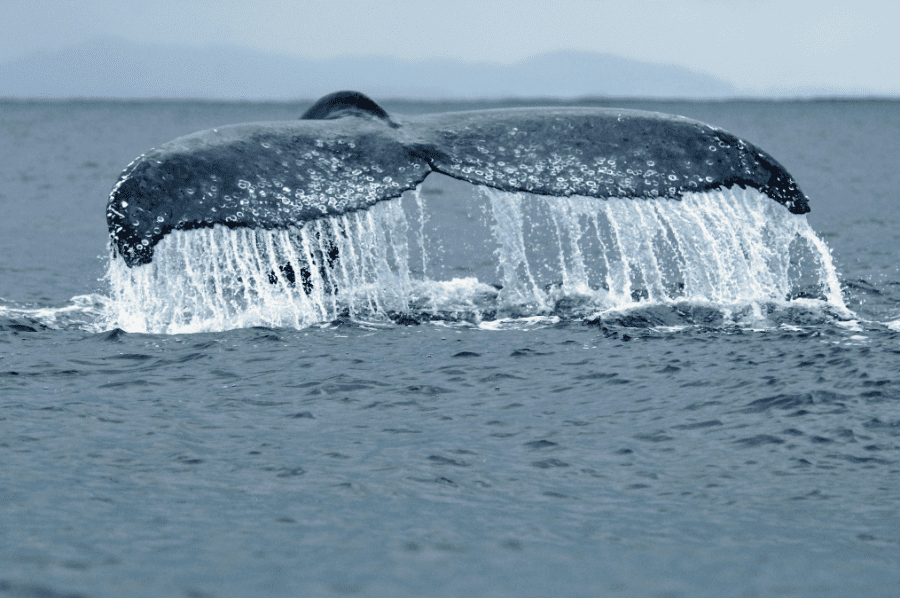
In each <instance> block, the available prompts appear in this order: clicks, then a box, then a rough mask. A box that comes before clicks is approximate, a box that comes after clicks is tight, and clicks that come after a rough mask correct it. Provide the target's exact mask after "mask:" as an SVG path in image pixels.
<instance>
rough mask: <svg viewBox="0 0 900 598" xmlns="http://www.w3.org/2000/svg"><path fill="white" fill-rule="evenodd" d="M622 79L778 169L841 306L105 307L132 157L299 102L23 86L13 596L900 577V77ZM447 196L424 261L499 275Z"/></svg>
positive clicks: (11, 417)
mask: <svg viewBox="0 0 900 598" xmlns="http://www.w3.org/2000/svg"><path fill="white" fill-rule="evenodd" d="M494 106H496V105H494ZM471 107H486V106H474V105H462V104H453V105H443V104H393V105H392V104H387V105H386V108H387V109H388V111H393V112H407V113H413V112H425V111H433V110H445V109H464V108H471ZM625 107H628V108H639V109H650V110H658V111H662V112H670V113H677V114H683V115H685V116H689V117H692V118H696V119H699V120H703V121H706V122H710V123H712V124H715V125H717V126H720V127H723V128H725V129H727V130H730V131H732V132H734V133H736V134H738V135H740V136H743V137H744V138H746V139H748V140H749V141H751V142H753V143H755V144H757V145H759V146H760V147H763V148H765V149H766V150H767V151H768V152H769V153H771V154H772V155H774V156H775V157H776V158H777V159H778V160H779V161H780V162H781V163H782V164H784V166H785V167H786V168H787V170H788V171H789V172H791V174H793V175H794V177H795V178H796V179H797V181H798V182H799V184H800V185H801V187H802V188H803V189H804V191H805V192H806V193H807V194H808V195H809V196H810V205H811V207H812V210H813V211H812V213H811V214H810V215H809V216H808V222H809V224H810V225H811V227H812V229H813V230H815V231H816V233H817V234H818V238H821V239H823V240H824V241H825V242H826V243H827V244H828V246H829V247H830V248H831V255H832V257H833V260H834V263H835V267H836V270H837V273H838V280H839V284H840V289H841V293H842V299H841V300H840V301H841V302H842V303H843V304H845V306H846V307H842V306H839V305H837V304H836V303H835V302H834V301H830V302H829V301H826V300H824V299H823V298H822V297H817V296H808V295H809V293H805V292H800V291H797V292H793V291H792V293H793V295H792V297H793V300H791V301H775V300H772V301H762V300H760V301H756V302H753V301H750V302H746V301H745V302H743V303H742V302H740V301H735V302H718V303H717V302H715V301H700V300H691V301H687V300H685V301H669V302H665V301H664V302H657V303H653V302H648V301H644V302H643V303H638V304H636V305H634V306H632V307H629V308H627V309H612V310H609V309H607V310H603V309H597V310H593V311H591V310H588V312H590V313H588V312H585V311H584V310H581V311H579V309H574V308H573V307H572V306H571V305H570V304H568V303H566V301H562V302H556V303H554V304H553V305H552V306H551V307H549V308H548V309H547V310H544V311H542V312H540V310H538V311H539V312H540V313H537V312H535V313H530V312H529V313H501V312H502V310H499V311H497V312H491V313H487V312H488V311H489V309H488V310H487V311H485V310H482V309H481V307H479V305H476V306H475V307H476V308H477V309H472V310H469V311H468V312H465V310H461V311H460V310H457V312H452V310H451V311H448V312H446V313H441V314H436V313H434V311H433V310H431V311H429V310H428V309H425V308H421V307H420V308H418V309H412V310H411V311H410V312H408V313H406V314H405V315H403V314H392V315H391V317H385V318H381V319H378V318H365V317H362V318H360V317H350V316H349V315H347V314H345V315H341V314H340V313H337V314H336V317H335V318H331V317H330V316H329V318H328V319H327V321H323V322H321V323H316V324H313V325H309V326H307V327H301V328H300V329H295V328H293V327H290V326H288V327H252V326H249V327H243V328H238V329H234V330H230V331H226V332H200V333H183V332H176V333H172V334H144V333H134V332H131V333H129V332H124V331H122V330H120V329H109V328H112V327H111V326H104V322H105V321H106V320H104V317H105V316H104V313H105V311H104V310H106V309H108V303H107V298H108V297H109V295H110V289H109V287H108V285H109V282H108V281H106V280H103V277H104V275H105V273H106V271H107V264H108V256H107V254H106V249H105V239H106V226H105V222H104V207H105V201H106V195H107V193H108V191H109V189H110V187H111V186H112V184H113V183H114V182H115V179H116V177H117V176H118V173H119V171H120V170H121V169H122V168H123V167H124V166H125V165H126V164H127V163H128V162H129V161H130V160H131V159H132V158H134V157H135V156H136V155H138V154H139V153H141V152H142V151H144V150H146V149H147V148H149V147H152V146H154V145H158V144H160V143H162V142H165V141H167V140H169V139H171V138H173V137H176V136H178V135H181V134H185V133H189V132H192V131H195V130H198V129H203V128H207V127H212V126H216V125H221V124H226V123H230V122H240V121H253V120H276V119H288V118H294V117H296V115H298V114H300V113H302V111H303V109H304V106H302V105H300V104H296V105H292V104H251V103H246V104H216V103H191V102H173V103H165V102H156V103H127V102H126V103H115V102H108V103H55V102H38V103H3V104H0V113H2V118H0V140H2V143H0V182H2V186H0V205H2V206H3V209H4V214H5V216H4V218H3V219H2V220H0V463H2V465H0V596H3V595H9V596H23V597H34V596H46V597H51V598H53V597H62V596H68V597H73V596H85V597H86V596H124V595H127V596H162V595H164V596H187V597H190V598H197V597H201V596H204V597H205V596H247V595H260V596H298V595H343V594H356V595H363V596H373V595H374V596H406V595H410V596H417V595H420V596H459V595H472V596H546V595H550V594H556V595H562V596H604V595H609V596H667V597H673V596H850V595H865V596H896V595H898V593H900V511H898V507H900V376H898V374H897V372H898V364H900V272H898V266H897V264H898V260H897V257H898V253H900V238H898V237H900V211H898V207H897V206H898V204H897V201H896V197H897V194H896V189H897V188H898V187H900V174H898V171H897V169H896V168H895V166H896V164H895V163H896V156H897V155H900V141H898V140H900V105H898V103H896V102H862V101H860V102H814V103H807V102H798V103H790V102H787V103H767V102H760V103H753V102H743V103H742V102H724V103H674V102H672V103H660V102H657V103H649V102H633V103H629V104H628V105H625ZM426 190H427V189H426ZM455 193H456V191H455V190H454V189H453V188H451V187H441V186H440V184H439V185H437V186H436V187H433V188H431V190H430V193H426V194H425V195H424V199H425V201H427V202H428V205H429V206H431V207H432V208H433V209H434V210H435V212H434V214H432V216H431V220H429V221H428V222H429V223H431V224H435V223H441V222H443V223H445V224H447V225H448V226H450V228H451V230H453V231H459V232H458V233H457V234H455V236H451V239H450V240H449V241H447V242H445V243H444V244H442V245H441V246H440V248H439V249H440V251H437V250H435V252H434V253H433V254H432V256H431V259H432V262H431V263H432V264H433V265H434V268H435V269H434V270H433V271H431V272H430V273H429V275H430V276H431V277H432V278H437V279H441V278H443V279H446V280H449V279H451V278H458V279H460V280H463V279H464V278H465V277H467V276H478V277H479V278H480V279H482V278H483V279H485V280H483V282H484V283H486V284H485V288H486V289H487V290H484V293H483V294H486V295H488V296H489V297H488V298H489V299H490V297H493V295H491V293H494V294H496V293H497V289H496V287H497V286H503V288H507V289H508V288H509V286H508V284H506V283H508V278H507V279H504V278H503V276H502V275H501V274H502V273H498V272H497V271H496V269H495V268H494V267H493V266H491V265H490V264H489V262H485V263H481V262H479V261H478V260H479V258H478V251H477V249H478V248H479V247H481V245H479V244H478V243H477V242H475V241H473V240H472V238H470V236H469V235H474V234H475V233H473V232H472V231H474V230H476V229H477V228H478V227H482V228H484V227H485V226H486V225H485V218H487V219H488V225H489V224H490V219H489V218H488V217H487V216H485V214H489V212H479V211H477V210H476V211H475V212H473V211H471V210H470V211H466V209H463V208H465V206H462V204H459V203H458V202H455V201H450V198H455V197H456V195H454V194H455ZM461 206H462V207H461ZM467 223H468V224H467ZM451 224H452V226H451ZM488 228H489V226H488ZM410 230H411V231H412V233H413V234H414V233H416V230H417V229H416V225H415V223H414V222H412V224H411V229H410ZM485 230H487V229H485ZM454 239H455V241H454ZM529 247H530V246H529ZM473 248H474V249H473ZM413 254H415V250H414V248H413ZM418 257H419V258H420V257H421V256H420V255H419V256H418ZM416 258H417V255H413V256H412V259H413V261H415V259H416ZM535 272H536V274H535V276H536V277H538V278H539V277H540V276H541V275H542V274H540V272H538V270H535ZM491 276H493V277H494V279H490V278H491ZM546 276H548V277H549V278H548V281H549V282H551V283H552V282H553V280H552V274H546ZM488 279H490V280H488ZM543 282H544V281H542V280H541V281H539V283H540V284H539V285H538V287H540V288H545V287H543V286H541V285H543ZM497 283H500V284H497ZM492 284H493V285H495V286H491V285H492ZM504 284H505V285H506V286H504ZM547 288H552V285H551V287H547ZM598 288H599V287H598ZM607 290H609V289H607ZM801 290H802V289H801ZM499 292H500V293H502V290H500V291H499ZM598 292H599V291H598ZM548 293H549V291H548ZM548 296H549V295H548ZM73 297H76V299H75V300H73V299H72V298H73ZM466 298H467V299H472V298H473V295H468V296H466ZM635 298H636V300H639V301H640V300H642V299H641V295H640V292H638V291H636V294H635ZM645 298H646V297H645ZM473 300H474V299H473ZM476 303H477V301H476ZM569 303H571V302H569ZM462 312H465V313H462ZM454 314H455V315H454Z"/></svg>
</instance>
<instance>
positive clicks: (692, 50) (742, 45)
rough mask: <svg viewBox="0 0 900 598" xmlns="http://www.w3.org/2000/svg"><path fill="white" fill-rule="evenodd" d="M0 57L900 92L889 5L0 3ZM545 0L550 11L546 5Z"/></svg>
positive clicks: (899, 36) (738, 1) (747, 0)
mask: <svg viewBox="0 0 900 598" xmlns="http://www.w3.org/2000/svg"><path fill="white" fill-rule="evenodd" d="M0 5H2V8H0V16H2V19H0V62H2V61H6V60H9V59H12V58H17V57H20V56H23V55H25V54H29V53H32V52H35V51H39V50H45V49H56V48H60V47H64V46H66V45H70V44H74V43H78V42H82V41H87V40H89V39H91V38H96V37H99V36H109V35H116V36H120V37H123V38H126V39H128V40H131V41H135V42H154V43H166V44H177V45H190V46H210V45H233V46H239V47H246V48H253V49H256V50H263V51H267V52H272V53H276V54H285V55H290V56H297V57H305V58H325V57H333V56H346V55H362V54H374V55H380V56H395V57H400V58H406V59H411V60H415V59H418V58H433V57H445V58H456V59H463V60H470V61H489V62H515V61H518V60H520V59H522V58H525V57H527V56H531V55H534V54H539V53H542V52H548V51H554V50H585V51H593V52H604V53H610V54H616V55H619V56H623V57H626V58H632V59H637V60H644V61H648V62H659V63H668V64H676V65H679V66H684V67H687V68H690V69H693V70H695V71H698V72H704V73H708V74H711V75H713V76H716V77H719V78H720V79H723V80H725V81H728V82H730V83H733V84H734V85H735V86H736V87H737V88H738V89H740V90H746V91H754V92H758V91H766V90H772V91H775V90H777V91H781V92H784V91H790V90H791V89H809V88H819V89H821V90H823V91H827V92H844V93H860V92H862V93H880V94H889V95H900V33H898V29H900V3H898V2H896V1H887V0H880V1H878V0H852V1H847V2H834V1H831V0H815V1H807V0H802V1H798V2H791V1H790V0H681V1H679V0H668V1H666V0H660V1H657V0H650V1H641V0H629V1H624V0H623V1H618V0H616V1H607V0H502V1H497V2H490V1H489V0H472V1H469V0H460V1H449V2H427V1H426V0H414V1H408V0H392V1H391V2H378V3H376V2H365V1H361V0H332V1H328V2H310V1H306V2H304V1H303V0H260V1H253V0H27V1H25V0H0ZM551 5H552V8H551Z"/></svg>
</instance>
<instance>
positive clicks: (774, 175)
mask: <svg viewBox="0 0 900 598" xmlns="http://www.w3.org/2000/svg"><path fill="white" fill-rule="evenodd" d="M432 171H434V172H440V173H443V174H445V175H448V176H451V177H454V178H457V179H462V180H464V181H469V182H470V183H473V184H475V185H484V186H487V187H493V188H495V189H500V190H503V191H513V192H527V193H535V194H541V195H554V196H572V195H576V196H591V197H599V198H607V197H633V198H667V199H678V198H679V197H680V196H681V194H682V193H684V192H697V191H707V190H712V189H719V188H730V187H734V186H741V187H753V188H755V189H758V190H759V191H761V192H762V193H765V194H766V195H768V196H769V197H771V198H772V199H773V200H774V201H777V202H778V203H780V204H783V205H784V206H785V207H786V208H787V209H788V210H790V211H791V212H793V213H795V214H804V213H806V212H808V211H809V205H808V203H807V198H806V196H805V195H803V193H802V192H801V191H800V189H799V188H798V186H797V184H796V183H795V182H794V180H793V178H792V177H791V176H790V175H789V174H788V173H787V172H786V171H785V170H784V168H783V167H782V166H781V165H780V164H778V162H776V161H775V160H774V159H773V158H772V157H771V156H769V155H768V154H767V153H765V152H764V151H762V150H760V149H759V148H757V147H755V146H753V145H752V144H750V143H748V142H746V141H743V140H741V139H739V138H737V137H735V136H734V135H732V134H730V133H727V132H725V131H722V130H720V129H717V128H715V127H711V126H709V125H706V124H703V123H700V122H697V121H693V120H690V119H687V118H683V117H680V116H671V115H667V114H659V113H655V112H642V111H638V110H624V109H616V108H514V109H502V110H481V111H472V112H455V113H445V114H430V115H425V116H417V117H392V116H390V115H388V114H387V112H385V111H384V109H382V108H381V107H380V106H379V105H378V104H376V103H375V102H374V101H372V100H371V99H370V98H368V97H366V96H365V95H363V94H361V93H358V92H351V91H343V92H337V93H333V94H330V95H328V96H325V97H323V98H322V99H320V100H319V101H318V102H316V103H315V104H314V105H313V106H312V107H311V108H310V109H309V110H308V111H307V112H306V113H305V114H304V115H303V116H302V117H301V118H300V119H299V120H296V121H284V122H262V123H247V124H238V125H230V126H227V127H220V128H218V129H210V130H207V131H201V132H199V133H194V134H192V135H187V136H185V137H179V138H178V139H175V140H173V141H170V142H168V143H166V144H164V145H162V146H160V147H158V148H156V149H152V150H150V151H148V152H147V153H145V154H143V155H141V156H140V157H139V158H137V159H136V160H135V161H134V162H132V163H131V164H129V165H128V167H127V168H126V169H125V170H124V172H122V174H121V176H120V177H119V180H118V182H117V183H116V185H115V187H113V190H112V192H111V193H110V197H109V203H108V205H107V212H106V217H107V223H108V225H109V234H110V237H111V240H112V243H113V246H114V248H115V249H116V250H117V251H118V252H119V254H120V255H121V256H122V257H123V258H124V259H125V262H126V263H127V264H128V265H129V266H137V265H140V264H146V263H149V262H150V261H152V259H153V248H154V246H155V245H156V244H157V243H158V242H159V241H160V240H161V239H162V238H163V237H165V236H166V235H167V234H168V233H169V232H171V231H173V230H189V229H195V228H202V227H212V226H215V225H217V224H221V225H224V226H227V227H231V228H235V227H252V228H264V229H274V228H287V227H292V226H297V225H300V224H302V223H304V222H307V221H310V220H314V219H317V218H321V217H323V216H328V215H337V214H343V213H346V212H349V211H353V210H359V209H364V208H367V207H369V206H371V205H372V204H374V203H375V202H378V201H384V200H388V199H393V198H396V197H399V196H400V195H401V194H402V193H403V192H404V191H407V190H410V189H414V188H415V187H416V186H417V185H419V184H420V183H421V182H422V181H423V180H424V179H425V177H426V176H427V175H428V173H430V172H432Z"/></svg>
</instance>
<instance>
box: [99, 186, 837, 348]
mask: <svg viewBox="0 0 900 598" xmlns="http://www.w3.org/2000/svg"><path fill="white" fill-rule="evenodd" d="M440 199H441V201H444V202H445V201H447V200H446V198H440ZM466 201H467V202H468V205H466V206H461V207H460V209H461V210H467V216H468V218H467V219H466V221H465V222H463V223H462V224H461V223H460V222H447V219H446V218H444V216H445V214H444V212H442V211H439V210H436V209H435V208H436V205H432V204H437V203H438V202H436V201H434V200H433V199H432V198H431V197H430V196H426V195H425V194H424V193H422V189H421V188H420V189H417V190H415V191H413V192H407V193H406V194H404V196H403V197H402V198H400V199H396V200H392V201H387V202H381V203H378V204H376V205H374V206H372V207H371V208H369V209H367V210H359V211H355V212H350V213H346V214H342V215H335V216H328V217H323V218H321V219H318V220H315V221H312V222H308V223H306V224H305V225H303V226H302V227H297V228H292V229H281V230H263V229H251V228H237V229H229V228H225V227H223V226H216V227H214V228H206V229H197V230H190V231H174V232H172V233H171V234H170V235H168V236H167V237H166V238H165V239H163V240H162V241H161V242H160V243H159V245H158V247H157V249H156V256H155V259H154V260H153V262H152V263H149V264H145V265H142V266H140V267H134V268H129V267H127V266H126V265H125V262H124V260H123V259H122V258H121V257H119V256H118V255H115V256H114V257H113V258H112V260H111V262H110V266H109V273H108V278H109V283H110V286H111V293H112V297H111V302H110V310H109V314H108V317H109V325H111V326H118V327H121V328H123V329H125V330H128V331H141V332H155V333H178V332H199V331H216V330H226V329H231V328H238V327H248V326H272V327H293V328H303V327H307V326H311V325H315V324H319V323H323V322H329V321H331V320H333V319H335V318H337V317H341V316H349V317H351V318H356V319H361V320H386V319H388V318H394V319H396V318H397V317H398V316H412V317H413V318H419V319H421V318H432V319H433V318H443V319H461V320H468V321H471V322H479V321H484V320H493V319H497V318H500V317H518V318H522V317H529V316H535V315H556V316H559V317H562V318H583V317H588V316H590V315H592V314H595V313H597V312H604V311H607V310H621V309H627V308H629V307H633V306H635V305H651V304H660V303H673V302H683V301H688V302H703V303H708V304H714V305H717V306H723V307H727V306H731V305H735V304H744V305H746V304H764V303H771V302H785V301H789V300H791V299H794V298H798V297H800V298H806V299H809V298H812V299H815V300H818V301H820V302H822V303H823V304H828V305H831V306H834V307H837V308H840V309H843V302H842V299H841V293H840V287H839V283H838V279H837V275H836V273H835V270H834V266H833V264H832V261H831V255H830V253H829V250H828V248H827V247H826V246H825V244H824V243H823V242H822V241H821V240H820V239H819V238H818V237H817V236H816V235H815V233H814V232H813V230H812V229H811V228H810V227H809V225H808V223H807V221H806V217H805V216H804V215H796V214H791V213H790V212H789V211H788V210H786V209H785V208H784V207H783V206H781V205H779V204H777V203H775V202H773V201H772V200H771V199H770V198H768V197H766V196H765V195H763V194H761V193H760V192H758V191H756V190H754V189H747V190H744V189H741V188H739V187H738V188H733V189H731V190H725V191H715V192H703V193H686V194H684V195H683V197H682V199H681V201H665V200H635V199H632V198H628V199H618V198H610V199H598V198H591V197H580V196H571V197H550V196H537V195H530V194H525V193H513V192H506V191H499V190H495V189H490V188H486V187H478V188H473V187H470V189H469V193H468V198H467V199H466ZM442 209H443V210H444V211H446V209H445V208H442ZM451 220H452V219H451ZM442 225H443V226H442Z"/></svg>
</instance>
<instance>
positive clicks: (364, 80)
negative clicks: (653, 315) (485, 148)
mask: <svg viewBox="0 0 900 598" xmlns="http://www.w3.org/2000/svg"><path fill="white" fill-rule="evenodd" d="M339 89H356V90H359V91H363V92H364V93H367V94H369V95H371V96H375V97H380V98H409V99H482V98H483V99H493V98H511V97H553V98H573V97H581V96H608V97H646V98H724V97H734V96H736V95H738V92H737V90H736V89H735V88H734V87H733V86H732V85H730V84H729V83H726V82H724V81H721V80H719V79H716V78H714V77H711V76H709V75H704V74H701V73H695V72H693V71H690V70H688V69H685V68H681V67H677V66H672V65H663V64H650V63H646V62H638V61H635V60H628V59H626V58H620V57H616V56H611V55H608V54H593V53H585V52H555V53H552V54H542V55H539V56H533V57H531V58H528V59H527V60H524V61H522V62H519V63H516V64H511V65H503V64H491V63H483V62H478V63H471V62H470V63H467V62H461V61H456V60H443V59H429V60H423V61H418V62H413V61H405V60H400V59H397V58H383V57H369V56H359V57H344V58H333V59H329V60H305V59H301V58H291V57H286V56H278V55H269V54H265V53H263V52H258V51H254V50H246V49H240V48H233V47H219V48H202V49H201V48H189V47H175V46H164V45H151V44H136V43H132V42H127V41H124V40H121V39H116V38H102V39H97V40H93V41H90V42H86V43H83V44H79V45H75V46H71V47H69V48H65V49H63V50H58V51H54V52H44V53H37V54H32V55H30V56H26V57H24V58H20V59H17V60H12V61H7V62H5V63H0V97H49V98H67V97H104V98H210V99H250V100H268V99H278V100H287V99H313V98H317V97H319V96H321V95H324V94H326V93H329V92H332V91H336V90H339Z"/></svg>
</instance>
